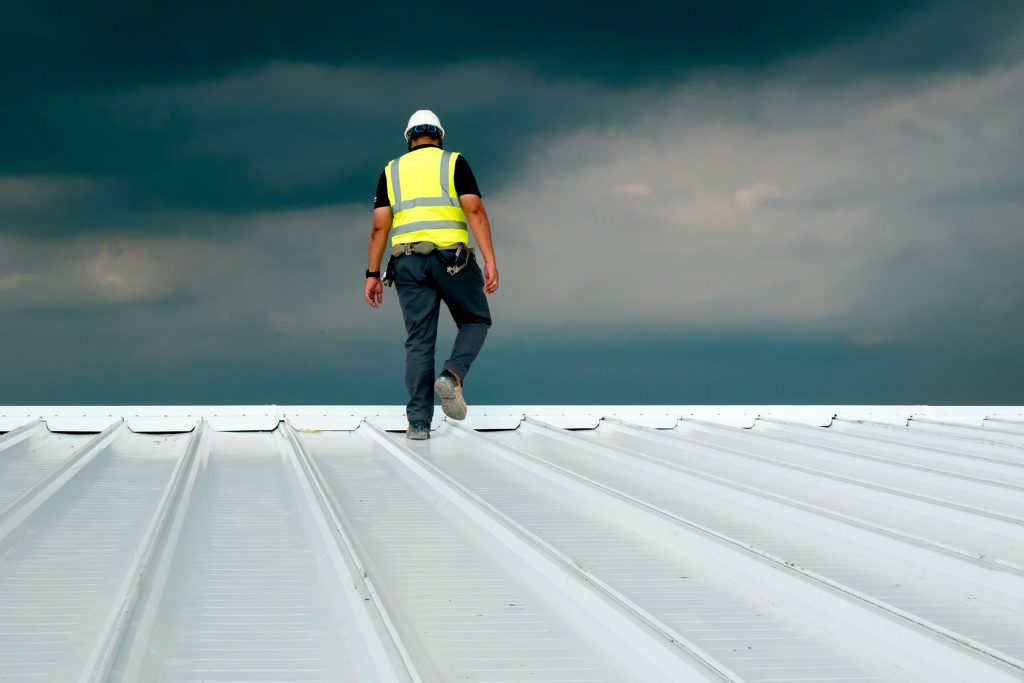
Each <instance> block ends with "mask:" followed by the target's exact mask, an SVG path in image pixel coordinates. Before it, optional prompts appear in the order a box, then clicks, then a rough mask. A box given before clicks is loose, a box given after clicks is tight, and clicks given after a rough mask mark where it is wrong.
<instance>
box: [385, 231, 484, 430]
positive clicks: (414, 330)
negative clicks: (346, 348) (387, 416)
mask: <svg viewBox="0 0 1024 683" xmlns="http://www.w3.org/2000/svg"><path fill="white" fill-rule="evenodd" d="M464 258H465V252H463V253H462V254H460V256H459V261H460V263H461V262H462V259H464ZM454 262H455V251H453V250H438V251H435V252H433V253H430V254H409V255H407V256H399V257H398V258H396V259H395V287H396V288H397V289H398V303H399V304H400V305H401V307H402V317H403V318H404V319H405V331H406V333H407V334H408V338H407V339H406V341H405V386H406V388H407V389H408V390H409V403H408V405H406V409H405V414H406V417H408V418H409V420H410V421H412V420H428V421H429V420H430V419H431V418H432V417H433V416H434V379H435V377H436V375H435V374H434V344H435V342H436V341H437V318H438V314H439V313H440V310H441V302H442V301H444V303H445V305H446V306H448V310H449V311H451V314H452V318H454V319H455V325H456V326H457V327H458V328H459V331H458V334H456V336H455V345H454V346H453V347H452V355H451V358H449V359H448V360H446V361H445V363H444V369H446V370H450V371H451V372H453V373H455V374H456V375H458V376H459V377H461V378H462V379H463V380H465V378H466V374H467V373H468V372H469V366H470V365H472V363H473V360H474V359H475V358H476V356H477V354H478V353H480V348H481V347H482V346H483V345H484V339H486V338H487V330H488V329H489V328H490V326H491V311H490V308H489V307H488V306H487V295H486V294H485V293H484V276H483V273H482V272H480V266H478V265H477V263H476V258H475V256H471V257H470V261H469V265H468V266H467V267H466V268H464V269H463V270H462V271H461V272H459V273H456V274H455V275H449V274H448V272H447V271H446V270H445V268H446V267H447V266H450V265H452V264H453V263H454Z"/></svg>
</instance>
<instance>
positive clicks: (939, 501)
mask: <svg viewBox="0 0 1024 683" xmlns="http://www.w3.org/2000/svg"><path fill="white" fill-rule="evenodd" d="M471 417H472V419H471V420H469V421H467V423H466V424H456V423H448V422H445V421H444V420H441V419H438V420H436V421H435V425H434V426H435V431H434V433H433V437H432V438H431V439H430V440H429V441H426V442H409V441H407V440H406V439H405V438H404V436H403V435H402V434H401V433H400V432H398V431H389V430H401V429H402V428H403V427H404V420H403V417H402V409H401V408H399V407H393V406H369V407H366V406H364V407H360V406H257V407H251V408H250V407H246V406H230V407H222V406H213V407H210V406H206V407H204V406H167V407H163V406H158V407H123V406H120V407H95V408H93V407H87V408H82V407H28V408H0V431H6V433H5V434H2V435H0V681H3V680H11V681H15V680H17V681H75V680H79V681H96V682H98V681H124V682H129V681H131V682H134V681H175V682H177V681H339V680H353V681H424V682H433V681H445V682H447V681H458V680H467V681H494V682H498V681H500V682H505V683H508V682H510V681H700V680H707V681H723V680H725V681H766V682H767V681H810V680H814V681H837V680H843V681H869V680H870V681H986V682H987V681H1024V410H1021V409H1020V408H1017V407H980V408H979V407H965V408H957V407H928V406H617V407H616V406H487V407H475V410H474V411H473V413H472V414H471ZM477 430H480V431H477Z"/></svg>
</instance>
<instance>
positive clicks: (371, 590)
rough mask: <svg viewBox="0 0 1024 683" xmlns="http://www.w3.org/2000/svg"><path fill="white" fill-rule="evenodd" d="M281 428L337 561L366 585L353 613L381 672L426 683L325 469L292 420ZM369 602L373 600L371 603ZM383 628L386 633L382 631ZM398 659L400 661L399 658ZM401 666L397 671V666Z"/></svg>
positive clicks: (349, 577)
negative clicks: (368, 638)
mask: <svg viewBox="0 0 1024 683" xmlns="http://www.w3.org/2000/svg"><path fill="white" fill-rule="evenodd" d="M278 431H279V432H280V435H281V437H282V438H283V439H284V441H285V442H286V444H287V447H288V448H289V449H290V450H291V456H292V458H293V464H294V465H295V467H296V469H297V470H298V471H299V475H300V477H301V478H302V481H303V483H304V484H305V485H306V486H308V487H309V491H308V493H307V495H309V496H310V497H311V498H312V499H313V506H312V507H315V509H319V510H320V514H319V515H318V520H319V522H320V523H321V525H323V526H325V527H327V528H328V529H330V530H332V531H333V533H331V534H330V536H331V538H330V539H329V541H328V542H329V543H330V545H331V546H334V547H335V548H336V550H337V554H338V557H337V559H336V564H337V563H340V564H341V566H340V567H338V568H337V569H338V571H339V573H342V574H343V576H344V578H345V579H347V580H348V581H350V582H352V584H353V585H354V586H359V585H361V586H363V588H364V589H365V592H366V596H367V597H366V598H365V599H360V600H354V601H351V603H352V604H351V607H352V611H353V613H354V614H355V615H356V616H357V618H360V619H361V622H360V626H361V627H362V630H363V632H364V635H369V634H366V631H370V633H371V634H372V635H371V637H372V641H371V642H370V643H368V644H369V645H370V646H371V647H373V648H374V652H373V659H374V662H375V664H376V667H377V670H378V672H379V673H380V674H381V675H382V676H385V675H386V676H388V677H389V678H388V679H387V680H395V681H399V680H409V681H413V683H422V681H423V678H422V677H421V676H420V673H419V672H418V671H417V669H416V664H415V663H414V662H413V659H412V656H411V655H410V653H409V651H408V649H407V648H406V646H405V643H403V641H402V638H401V636H400V635H399V633H398V629H397V628H396V627H395V623H394V619H393V618H392V616H391V615H390V614H389V613H388V610H387V607H386V605H385V604H384V600H383V599H382V598H381V596H380V593H379V592H378V591H377V589H376V587H375V586H374V582H373V580H372V579H371V577H370V576H369V573H368V572H367V570H366V569H365V567H366V563H365V561H364V560H363V559H362V558H361V556H360V553H359V551H358V550H357V549H356V546H355V544H354V542H353V539H352V538H351V536H350V534H349V533H348V532H347V531H346V524H345V522H344V519H343V517H342V516H341V514H340V506H339V505H338V503H337V501H336V500H334V497H333V496H332V495H331V494H330V492H329V490H328V488H327V486H326V485H325V483H324V476H323V473H322V472H321V471H320V468H319V467H318V466H317V464H316V462H315V461H314V460H313V458H311V457H310V455H309V453H308V452H307V451H306V449H305V448H304V447H303V445H302V443H301V442H300V441H299V438H298V434H297V433H296V431H295V429H294V427H292V426H291V423H289V422H287V421H283V422H282V423H281V426H280V427H279V429H278ZM367 603H369V604H367ZM381 631H383V633H381ZM395 659H397V660H398V661H397V662H396V661H395ZM398 667H401V670H398V671H396V668H398Z"/></svg>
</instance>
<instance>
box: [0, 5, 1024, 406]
mask: <svg viewBox="0 0 1024 683" xmlns="http://www.w3.org/2000/svg"><path fill="white" fill-rule="evenodd" d="M669 5H671V7H672V9H671V10H669V9H665V6H669ZM520 6H521V5H518V6H517V7H520ZM114 7H115V5H114V4H111V7H108V8H103V7H100V6H99V5H98V4H90V5H89V9H85V8H84V5H79V4H72V3H68V4H63V5H61V4H58V3H31V4H29V3H13V4H10V3H9V4H7V5H6V6H5V9H4V10H3V11H4V12H6V13H8V15H9V16H8V17H6V18H5V21H3V22H0V23H2V25H3V27H4V28H3V31H6V32H7V33H8V34H9V35H8V36H7V38H11V39H10V40H0V44H3V45H4V47H3V48H2V49H3V50H5V51H6V52H7V53H6V54H4V55H2V56H3V58H4V63H5V64H6V65H7V66H6V67H5V69H6V71H5V72H4V74H3V76H2V80H0V83H2V84H3V85H4V87H5V89H6V90H7V91H8V92H9V93H11V95H12V97H11V98H9V99H10V101H11V102H13V103H14V104H13V106H8V107H5V108H4V110H3V111H2V113H0V124H2V125H3V129H4V130H5V135H4V136H3V137H0V315H2V316H3V320H4V334H3V337H2V339H0V354H2V357H3V358H4V359H5V362H4V368H5V369H4V371H3V373H4V375H5V376H4V377H3V381H0V403H9V404H20V403H39V402H45V403H64V402H67V403H97V402H126V403H151V402H153V403H155V402H206V401H211V402H282V403H283V402H308V403H317V402H331V403H374V402H388V403H400V402H404V396H403V392H402V386H401V372H400V363H401V341H402V330H401V321H400V316H399V312H398V308H397V302H396V301H395V298H394V294H393V292H392V291H391V290H387V291H386V293H385V297H386V298H385V308H384V310H383V311H379V312H372V311H369V310H368V309H366V307H365V304H363V303H362V302H361V298H360V294H361V291H360V290H361V285H362V280H361V277H360V273H361V271H362V268H363V266H364V262H365V238H366V231H367V228H368V221H369V213H370V212H369V200H370V197H371V196H372V192H373V186H374V183H375V180H376V176H377V174H378V173H379V169H380V168H381V167H382V165H383V164H384V163H385V162H386V161H387V160H388V159H389V158H391V157H393V156H395V155H397V154H399V153H401V151H402V141H401V138H400V134H401V127H402V125H403V124H404V121H405V118H406V117H407V116H408V114H409V113H410V112H411V111H412V110H413V109H416V108H419V107H423V106H426V107H430V108H433V109H434V110H435V111H437V112H438V113H439V114H440V116H441V117H442V121H443V122H444V124H445V126H446V128H447V129H448V130H449V132H450V135H449V140H448V146H449V148H452V149H458V150H460V151H462V152H464V153H465V154H466V156H467V158H469V160H470V161H471V163H472V164H473V166H474V170H475V171H476V174H477V176H478V178H479V180H480V182H481V185H482V189H483V191H484V194H485V201H486V203H487V205H488V208H489V210H490V212H491V214H492V220H493V222H494V227H495V233H496V244H497V248H498V255H499V264H500V266H501V268H502V275H503V286H502V290H501V291H500V292H499V294H498V295H497V296H496V297H495V298H493V299H492V306H493V309H494V314H495V319H496V325H495V327H494V330H493V333H492V338H491V340H490V342H489V346H488V349H487V351H486V352H485V356H484V357H482V358H481V361H480V364H479V365H478V366H477V367H476V368H475V369H474V372H473V374H472V376H471V380H470V386H471V388H472V391H474V392H475V395H474V396H471V398H475V399H476V400H480V401H484V402H491V403H527V402H528V403H545V402H586V403H605V402H658V403H682V402H685V403H699V402H716V401H722V402H769V403H770V402H845V401H850V402H853V401H856V402H910V403H915V402H920V403H977V402H991V403H1021V402H1024V359H1022V358H1021V356H1020V354H1019V351H1018V349H1019V348H1020V345H1021V344H1022V342H1024V323H1022V322H1021V321H1022V320H1024V275H1022V274H1021V273H1022V272H1024V269H1022V268H1021V267H1020V263H1021V261H1022V257H1024V199H1022V198H1024V192H1022V191H1021V188H1022V187H1024V140H1022V126H1024V124H1022V121H1024V53H1022V50H1021V47H1020V46H1021V45H1022V44H1024V16H1022V12H1021V9H1020V5H1018V4H1016V3H1001V4H1000V3H979V4H972V5H970V6H969V7H968V6H966V5H963V4H960V3H946V4H943V3H903V4H896V3H888V2H886V3H860V4H857V5H856V7H853V6H852V4H851V3H834V4H833V3H829V4H827V5H826V6H825V7H824V8H823V9H822V6H821V4H820V3H805V2H790V3H777V4H774V5H771V6H770V8H769V5H768V4H767V3H745V2H733V3H725V4H722V3H689V4H687V3H649V4H647V3H639V4H637V3H633V4H632V5H630V7H629V11H628V12H627V11H626V9H625V8H624V7H623V6H621V5H609V6H608V7H606V8H602V7H601V6H600V4H597V3H579V4H561V5H558V6H557V9H554V10H553V9H550V3H548V4H545V5H540V4H539V3H538V5H537V7H535V8H534V9H535V10H536V11H535V13H534V14H533V15H531V16H535V17H540V16H543V17H545V20H544V21H539V20H537V21H532V22H523V21H521V20H519V21H515V22H512V21H511V20H512V18H511V17H509V18H508V22H507V23H506V24H504V25H507V26H514V27H515V30H512V29H510V28H504V29H499V30H496V29H494V27H495V26H501V25H503V24H502V23H501V22H500V21H498V19H500V17H497V18H495V17H489V20H488V21H484V19H483V18H482V17H475V16H473V13H472V12H470V13H468V14H467V13H465V12H462V11H460V8H459V7H457V6H455V5H452V6H451V7H447V6H446V21H445V22H444V25H445V30H444V32H441V34H440V35H448V36H459V37H460V38H459V39H458V40H453V41H451V42H453V45H452V46H450V49H443V48H444V46H443V45H441V44H439V43H438V42H437V41H434V40H430V41H428V40H427V39H426V38H427V36H428V35H433V34H430V33H429V32H426V31H423V30H418V31H411V30H410V29H407V28H404V27H399V28H396V31H397V33H396V34H395V39H396V40H397V41H398V42H399V43H400V45H399V46H398V47H396V49H385V48H387V47H388V45H389V43H388V38H387V37H386V36H387V31H386V30H384V27H386V26H388V25H394V26H404V24H403V22H402V21H400V20H399V21H398V23H391V24H389V21H390V20H391V19H393V18H396V17H397V18H399V19H400V18H401V16H402V14H403V13H402V12H399V11H397V10H396V14H395V15H394V17H389V16H388V15H386V14H381V13H380V10H377V11H376V12H375V13H369V12H364V13H362V14H360V13H359V12H356V13H355V14H346V15H345V16H339V15H338V10H337V9H333V8H336V7H339V6H338V5H337V4H335V3H330V4H328V3H325V4H324V5H323V6H322V7H318V6H316V5H304V7H305V9H303V11H302V12H297V11H296V10H295V9H294V7H293V6H289V5H286V4H280V5H277V4H274V3H254V4H253V6H252V8H251V9H250V10H248V11H246V12H244V13H241V12H232V13H226V14H220V15H217V16H209V15H206V14H204V12H207V10H204V9H203V6H200V5H196V6H195V7H190V6H189V3H183V4H178V5H176V6H175V7H176V9H174V10H168V12H169V13H168V14H166V15H162V16H157V15H155V14H153V12H155V11H156V10H145V11H141V10H133V11H131V12H128V11H124V10H115V9H114ZM117 7H120V5H117ZM816 8H817V9H816ZM399 9H400V8H399ZM160 11H161V12H163V11H164V10H160ZM510 11H511V10H510ZM467 16H468V17H470V18H464V17H467ZM366 25H372V26H377V27H378V29H379V30H364V29H365V26H366ZM495 31H496V32H495ZM0 38H4V36H0Z"/></svg>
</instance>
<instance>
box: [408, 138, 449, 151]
mask: <svg viewBox="0 0 1024 683" xmlns="http://www.w3.org/2000/svg"><path fill="white" fill-rule="evenodd" d="M440 146H441V145H440V143H438V142H437V141H436V140H431V139H430V138H417V139H416V140H413V141H412V142H410V143H409V151H410V152H411V151H413V150H414V149H418V148H420V147H440Z"/></svg>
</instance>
